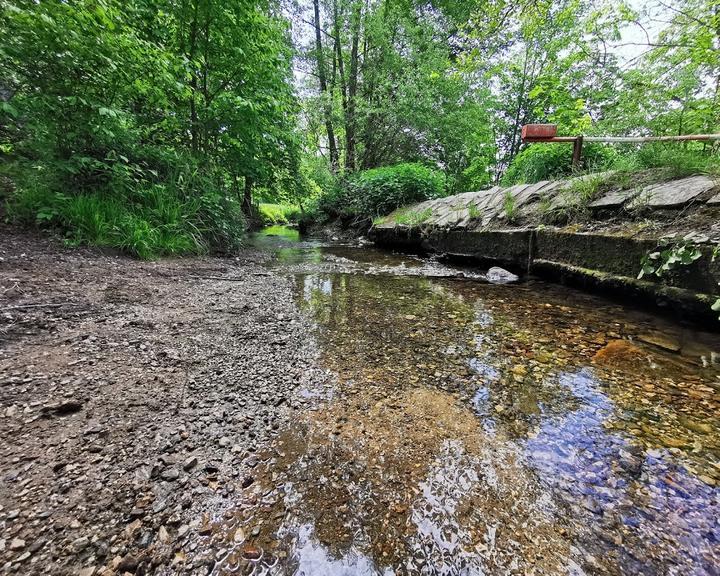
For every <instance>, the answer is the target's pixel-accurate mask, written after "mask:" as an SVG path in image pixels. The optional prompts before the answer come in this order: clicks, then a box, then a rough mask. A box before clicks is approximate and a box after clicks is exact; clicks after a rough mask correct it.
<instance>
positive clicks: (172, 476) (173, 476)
mask: <svg viewBox="0 0 720 576" xmlns="http://www.w3.org/2000/svg"><path fill="white" fill-rule="evenodd" d="M160 478H162V479H163V480H166V481H168V482H174V481H175V480H177V479H178V478H180V470H178V469H177V468H175V467H172V468H166V469H165V470H163V471H162V472H161V473H160Z"/></svg>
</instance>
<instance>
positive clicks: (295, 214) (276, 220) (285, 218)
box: [258, 203, 301, 226]
mask: <svg viewBox="0 0 720 576" xmlns="http://www.w3.org/2000/svg"><path fill="white" fill-rule="evenodd" d="M258 209H259V212H260V219H261V220H262V222H263V224H264V225H265V226H272V225H274V224H290V223H291V222H297V221H298V220H299V219H300V216H301V211H300V208H299V207H298V206H295V205H293V204H270V203H261V204H259V206H258Z"/></svg>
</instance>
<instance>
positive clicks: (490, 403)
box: [214, 227, 720, 576]
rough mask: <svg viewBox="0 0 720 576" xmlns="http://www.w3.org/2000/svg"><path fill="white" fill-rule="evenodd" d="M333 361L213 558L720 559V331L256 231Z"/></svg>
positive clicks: (219, 534) (484, 566) (418, 566)
mask: <svg viewBox="0 0 720 576" xmlns="http://www.w3.org/2000/svg"><path fill="white" fill-rule="evenodd" d="M254 243H255V245H256V246H258V247H261V248H263V249H265V250H269V251H271V252H272V253H273V255H274V258H273V261H272V263H271V264H270V266H271V267H272V268H273V270H275V271H277V272H279V273H282V274H287V275H292V276H293V277H294V278H295V284H296V298H297V302H298V305H299V306H300V307H301V308H302V309H303V310H305V312H306V314H307V316H308V317H309V318H310V319H311V320H312V321H313V323H314V334H313V336H314V338H315V339H316V341H317V343H318V349H319V350H318V355H319V357H318V361H319V363H320V364H321V365H322V366H323V367H324V368H325V369H326V371H327V381H326V382H324V383H319V384H318V386H317V387H315V388H313V389H302V388H301V389H298V390H297V391H296V393H297V395H298V398H299V401H300V402H301V403H302V404H303V406H304V409H303V410H300V411H299V412H297V413H296V415H295V416H294V421H293V422H292V425H291V426H290V427H289V428H288V429H285V430H281V431H280V433H279V435H278V436H277V438H276V441H275V443H274V446H273V448H272V450H270V451H268V452H267V453H263V454H258V455H257V456H258V460H257V468H256V471H257V475H256V477H255V480H254V484H253V486H252V489H250V490H249V491H248V494H247V495H245V496H243V497H242V499H240V500H239V501H238V504H237V509H236V510H234V511H233V513H232V514H228V515H226V516H225V517H224V518H223V519H222V521H221V523H220V524H221V527H220V528H218V529H217V530H216V532H215V535H214V538H215V539H216V541H217V542H218V543H219V546H220V547H221V549H222V554H221V555H220V559H219V560H218V562H217V564H216V565H215V567H214V573H215V574H283V575H284V574H288V575H306V576H324V575H328V576H342V575H363V576H365V575H368V576H369V575H382V576H390V575H405V574H407V575H415V574H423V575H426V574H427V575H458V576H461V575H462V576H465V575H467V576H471V575H484V574H487V575H496V574H572V575H579V574H668V575H676V574H677V575H684V576H685V575H704V574H710V575H712V574H720V568H719V567H720V427H719V424H720V409H719V408H720V401H719V399H720V370H719V369H720V365H719V363H720V355H718V354H717V353H718V352H720V338H719V337H718V335H715V334H710V333H704V332H701V331H698V330H696V329H693V328H692V327H687V326H680V325H678V324H673V323H672V322H670V321H668V320H665V319H663V318H661V317H658V316H654V315H651V314H649V313H645V312H641V311H636V310H633V309H632V308H630V307H628V306H623V305H620V304H617V303H614V302H612V301H609V300H606V299H603V298H601V297H597V296H592V295H588V294H585V293H581V292H578V291H574V290H570V289H568V288H564V287H561V286H556V285H552V284H547V283H543V282H539V281H533V280H529V281H524V282H521V283H518V284H508V285H494V284H489V283H487V282H485V281H483V275H482V274H481V272H482V271H480V270H476V269H472V268H461V267H455V266H450V265H447V264H443V263H440V262H436V261H434V260H432V259H427V258H420V257H416V256H410V255H405V254H394V253H390V252H385V251H380V250H377V249H375V248H373V247H371V246H356V245H345V244H342V243H339V242H338V243H327V242H321V241H313V240H304V239H301V238H300V237H299V236H298V235H297V232H295V231H294V230H291V229H287V228H277V227H276V228H272V229H268V230H266V231H264V232H263V233H260V234H258V235H257V237H256V239H255V241H254Z"/></svg>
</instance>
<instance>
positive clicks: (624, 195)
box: [590, 190, 640, 209]
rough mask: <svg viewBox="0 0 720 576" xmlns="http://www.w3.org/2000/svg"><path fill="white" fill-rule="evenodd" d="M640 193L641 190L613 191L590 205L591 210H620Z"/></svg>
mask: <svg viewBox="0 0 720 576" xmlns="http://www.w3.org/2000/svg"><path fill="white" fill-rule="evenodd" d="M639 193H640V191H639V190H613V191H612V192H608V193H607V194H605V195H604V196H601V197H600V198H598V199H597V200H595V202H591V203H590V208H596V209H603V208H620V206H622V205H623V204H625V202H627V201H628V200H631V199H633V198H634V197H635V196H637V195H638V194H639Z"/></svg>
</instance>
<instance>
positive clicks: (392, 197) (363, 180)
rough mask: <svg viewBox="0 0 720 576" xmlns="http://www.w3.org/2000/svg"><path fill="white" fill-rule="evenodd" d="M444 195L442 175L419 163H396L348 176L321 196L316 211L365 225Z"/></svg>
mask: <svg viewBox="0 0 720 576" xmlns="http://www.w3.org/2000/svg"><path fill="white" fill-rule="evenodd" d="M443 192H444V178H443V176H442V174H441V173H439V172H437V171H435V170H432V169H430V168H428V167H426V166H423V165H421V164H411V163H407V164H397V165H395V166H387V167H383V168H373V169H371V170H365V171H363V172H359V173H357V174H354V175H352V176H350V177H349V178H347V179H346V180H345V182H343V183H342V184H341V185H338V186H336V187H335V188H334V189H333V190H331V191H330V192H329V193H326V194H324V195H323V196H321V197H320V199H319V200H318V210H319V211H320V212H323V213H325V214H326V215H328V216H329V217H331V218H336V217H340V218H343V219H345V220H355V221H356V222H357V223H359V222H361V221H364V222H368V221H371V220H372V219H373V218H375V217H377V216H382V215H386V214H388V213H390V212H392V211H393V210H395V209H396V208H399V207H400V206H406V205H408V204H414V203H416V202H422V201H423V200H428V199H431V198H438V197H440V196H442V195H443Z"/></svg>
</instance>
